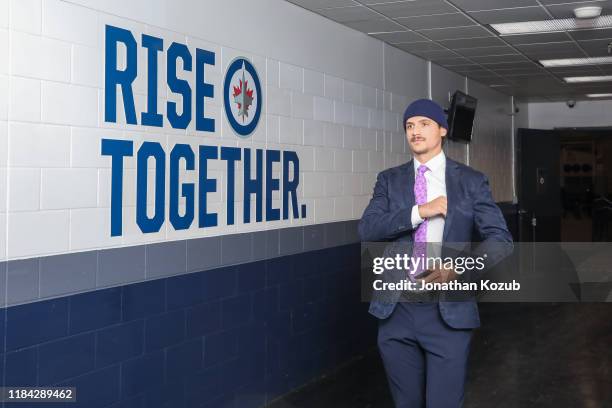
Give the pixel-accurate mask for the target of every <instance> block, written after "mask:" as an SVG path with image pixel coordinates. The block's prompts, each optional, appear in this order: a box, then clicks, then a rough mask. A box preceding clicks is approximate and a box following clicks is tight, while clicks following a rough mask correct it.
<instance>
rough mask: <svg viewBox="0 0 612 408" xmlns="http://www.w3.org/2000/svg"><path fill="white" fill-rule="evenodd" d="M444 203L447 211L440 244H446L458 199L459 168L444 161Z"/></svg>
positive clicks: (448, 160)
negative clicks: (445, 202)
mask: <svg viewBox="0 0 612 408" xmlns="http://www.w3.org/2000/svg"><path fill="white" fill-rule="evenodd" d="M445 177H446V180H445V182H446V201H447V210H446V218H445V220H444V232H443V233H442V242H446V240H447V239H448V234H449V232H450V230H451V225H452V223H453V216H454V215H455V208H456V206H457V202H458V198H459V194H458V193H459V166H458V165H457V163H455V162H454V161H453V160H450V159H446V171H445Z"/></svg>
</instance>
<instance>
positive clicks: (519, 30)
mask: <svg viewBox="0 0 612 408" xmlns="http://www.w3.org/2000/svg"><path fill="white" fill-rule="evenodd" d="M491 27H492V28H493V29H494V30H495V31H497V32H498V33H499V34H500V35H512V34H535V33H552V32H558V31H575V30H583V29H593V28H612V16H600V17H597V18H589V19H585V20H580V19H575V18H561V19H556V20H541V21H523V22H517V23H502V24H491Z"/></svg>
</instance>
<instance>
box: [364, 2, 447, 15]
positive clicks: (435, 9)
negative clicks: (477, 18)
mask: <svg viewBox="0 0 612 408" xmlns="http://www.w3.org/2000/svg"><path fill="white" fill-rule="evenodd" d="M368 7H371V8H372V9H374V10H376V11H378V12H380V13H383V14H384V15H386V16H388V17H391V18H399V17H416V16H429V15H432V14H444V13H454V12H456V11H457V10H456V9H455V8H454V7H453V6H451V5H449V4H448V3H446V2H445V1H442V0H410V1H396V2H393V3H382V4H369V5H368Z"/></svg>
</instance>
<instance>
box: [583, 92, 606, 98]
mask: <svg viewBox="0 0 612 408" xmlns="http://www.w3.org/2000/svg"><path fill="white" fill-rule="evenodd" d="M586 96H588V97H589V98H612V93H601V94H587V95H586Z"/></svg>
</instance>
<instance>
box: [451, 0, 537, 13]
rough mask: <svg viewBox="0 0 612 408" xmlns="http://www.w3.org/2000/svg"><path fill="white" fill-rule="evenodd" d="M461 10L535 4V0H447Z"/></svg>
mask: <svg viewBox="0 0 612 408" xmlns="http://www.w3.org/2000/svg"><path fill="white" fill-rule="evenodd" d="M449 3H453V4H454V5H455V6H457V7H459V8H460V9H461V10H463V11H478V10H495V9H503V8H511V7H527V6H537V5H538V3H537V2H536V0H449Z"/></svg>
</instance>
